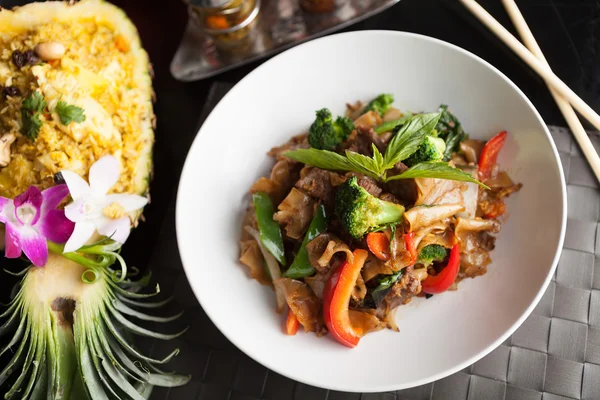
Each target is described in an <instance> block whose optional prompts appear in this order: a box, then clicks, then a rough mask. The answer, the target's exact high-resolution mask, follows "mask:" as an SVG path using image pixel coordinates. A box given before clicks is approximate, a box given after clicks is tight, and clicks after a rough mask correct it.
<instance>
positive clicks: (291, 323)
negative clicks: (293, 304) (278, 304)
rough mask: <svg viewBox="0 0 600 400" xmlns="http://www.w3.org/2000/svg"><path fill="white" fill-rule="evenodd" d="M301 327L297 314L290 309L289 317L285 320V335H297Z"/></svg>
mask: <svg viewBox="0 0 600 400" xmlns="http://www.w3.org/2000/svg"><path fill="white" fill-rule="evenodd" d="M299 326H300V321H298V318H297V317H296V314H294V312H293V311H292V310H291V309H290V310H288V315H287V318H286V320H285V333H287V334H288V335H295V334H296V332H298V327H299Z"/></svg>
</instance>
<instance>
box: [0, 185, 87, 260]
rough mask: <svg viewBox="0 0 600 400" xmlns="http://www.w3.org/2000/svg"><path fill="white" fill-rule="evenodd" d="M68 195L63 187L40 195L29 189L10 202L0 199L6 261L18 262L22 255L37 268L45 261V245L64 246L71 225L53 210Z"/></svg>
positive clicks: (33, 189)
mask: <svg viewBox="0 0 600 400" xmlns="http://www.w3.org/2000/svg"><path fill="white" fill-rule="evenodd" d="M68 194H69V189H68V187H67V185H57V186H53V187H51V188H49V189H46V190H44V191H43V192H42V191H40V189H38V188H37V187H35V186H30V187H29V189H27V190H26V191H25V192H24V193H22V194H20V195H18V196H17V197H15V199H14V200H11V199H7V198H5V197H0V222H2V223H4V225H5V227H6V233H5V235H6V239H5V240H6V249H5V255H6V257H7V258H18V257H20V256H21V253H25V255H26V256H27V258H29V260H30V261H31V262H32V263H33V265H35V266H37V267H43V266H44V265H46V262H47V261H48V243H47V242H46V240H50V241H53V242H56V243H65V242H66V241H67V240H68V239H69V237H70V236H71V234H72V233H73V229H74V227H75V224H73V223H72V222H71V221H69V220H68V219H67V217H65V212H64V211H62V210H57V209H56V207H57V206H58V204H59V203H60V202H61V201H62V200H63V199H64V198H65V197H66V196H67V195H68Z"/></svg>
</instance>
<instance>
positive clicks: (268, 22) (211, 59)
mask: <svg viewBox="0 0 600 400" xmlns="http://www.w3.org/2000/svg"><path fill="white" fill-rule="evenodd" d="M398 1H399V0H343V2H342V3H340V4H339V6H338V8H337V9H336V10H335V11H333V12H331V13H327V14H311V13H306V12H304V11H302V10H301V9H300V7H299V6H298V3H297V1H296V0H262V1H261V9H260V13H259V16H258V20H257V22H256V26H255V27H254V29H253V30H252V33H251V35H252V37H251V41H250V42H249V44H248V45H247V46H245V47H243V48H238V49H236V50H234V51H220V50H218V49H217V48H216V47H215V44H214V42H213V41H212V39H211V38H210V37H209V35H207V34H206V33H205V32H203V31H202V29H201V28H200V27H199V26H198V24H197V23H196V21H195V20H194V19H193V18H192V17H190V18H189V19H188V23H187V28H186V30H185V33H184V35H183V39H182V41H181V43H180V44H179V48H178V49H177V52H176V53H175V56H174V57H173V60H172V62H171V73H172V74H173V76H174V77H175V79H177V80H180V81H186V82H190V81H196V80H200V79H205V78H208V77H211V76H214V75H217V74H220V73H222V72H225V71H228V70H230V69H233V68H235V67H239V66H241V65H244V64H247V63H249V62H252V61H255V60H258V59H260V58H263V57H267V56H270V55H272V54H275V53H277V52H280V51H282V50H285V49H287V48H289V47H292V46H294V45H296V44H298V43H302V42H305V41H308V40H310V39H314V38H317V37H319V36H323V35H325V34H328V33H331V32H334V31H336V30H340V29H342V28H345V27H347V26H349V25H351V24H354V23H356V22H359V21H362V20H363V19H365V18H368V17H370V16H373V15H375V14H377V13H380V12H381V11H383V10H385V9H387V8H389V7H391V6H392V5H394V4H396V3H397V2H398Z"/></svg>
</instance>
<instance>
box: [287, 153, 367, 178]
mask: <svg viewBox="0 0 600 400" xmlns="http://www.w3.org/2000/svg"><path fill="white" fill-rule="evenodd" d="M283 156H284V157H287V158H291V159H292V160H296V161H299V162H301V163H304V164H307V165H312V166H313V167H317V168H321V169H327V170H332V171H354V169H353V167H354V166H353V165H352V163H350V162H349V161H348V159H347V158H346V157H344V156H342V155H340V154H338V153H335V152H333V151H329V150H319V149H312V148H311V149H298V150H291V151H286V152H285V153H283ZM357 172H359V171H357Z"/></svg>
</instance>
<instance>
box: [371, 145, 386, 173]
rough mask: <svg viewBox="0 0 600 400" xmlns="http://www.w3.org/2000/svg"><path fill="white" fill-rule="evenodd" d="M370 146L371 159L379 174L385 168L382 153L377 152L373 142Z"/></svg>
mask: <svg viewBox="0 0 600 400" xmlns="http://www.w3.org/2000/svg"><path fill="white" fill-rule="evenodd" d="M371 146H372V147H373V160H374V161H375V165H376V166H377V171H378V172H379V175H381V174H382V173H383V171H385V168H383V155H382V154H381V153H380V152H379V149H378V148H377V146H375V143H372V144H371Z"/></svg>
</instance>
